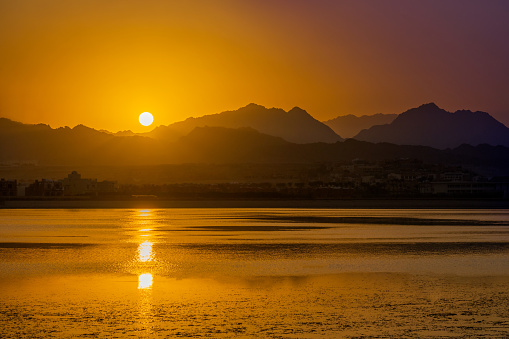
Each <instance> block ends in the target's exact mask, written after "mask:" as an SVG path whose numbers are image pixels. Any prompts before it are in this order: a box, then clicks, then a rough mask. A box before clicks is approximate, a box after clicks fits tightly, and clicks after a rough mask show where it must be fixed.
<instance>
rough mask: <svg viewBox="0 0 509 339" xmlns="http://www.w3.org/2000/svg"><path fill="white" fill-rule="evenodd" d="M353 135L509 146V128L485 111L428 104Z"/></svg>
mask: <svg viewBox="0 0 509 339" xmlns="http://www.w3.org/2000/svg"><path fill="white" fill-rule="evenodd" d="M354 138H355V139H357V140H362V141H369V142H375V143H376V142H390V143H394V144H399V145H424V146H430V147H435V148H439V149H445V148H454V147H458V146H460V145H462V144H469V145H473V146H476V145H480V144H489V145H494V146H496V145H503V146H509V128H507V127H506V126H505V125H504V124H502V123H500V122H499V121H497V120H496V119H495V118H493V117H492V116H491V115H489V114H488V113H486V112H472V111H467V110H460V111H456V112H454V113H450V112H447V111H445V110H443V109H441V108H440V107H438V106H437V105H435V104H434V103H429V104H425V105H421V106H419V107H417V108H412V109H410V110H408V111H406V112H404V113H401V114H400V115H398V116H397V117H396V119H394V121H392V122H391V123H390V124H385V125H377V126H372V127H370V128H368V129H365V130H363V131H361V132H359V134H357V135H356V136H354Z"/></svg>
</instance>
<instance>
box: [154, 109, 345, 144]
mask: <svg viewBox="0 0 509 339" xmlns="http://www.w3.org/2000/svg"><path fill="white" fill-rule="evenodd" d="M205 126H208V127H227V128H240V127H251V128H254V129H255V130H257V131H259V132H260V133H264V134H268V135H272V136H276V137H281V138H283V139H284V140H286V141H289V142H294V143H298V144H305V143H311V142H327V143H334V142H337V141H341V140H343V139H342V138H341V137H340V136H339V135H337V134H336V133H334V131H333V130H332V129H331V128H330V127H329V126H327V125H325V124H323V123H321V122H320V121H318V120H316V119H315V118H313V117H312V116H311V115H309V114H308V113H307V112H306V111H304V110H303V109H300V108H298V107H294V108H292V109H291V110H290V111H288V112H285V111H284V110H282V109H280V108H265V107H263V106H260V105H256V104H249V105H247V106H245V107H242V108H239V109H238V110H236V111H226V112H222V113H218V114H212V115H205V116H202V117H199V118H189V119H186V120H184V121H181V122H177V123H174V124H171V125H169V126H159V127H157V128H155V129H154V130H153V131H152V132H149V133H147V134H144V135H147V136H150V137H154V138H158V139H165V140H173V141H175V140H177V139H178V138H179V137H181V136H184V135H187V134H188V133H189V132H191V131H192V130H193V129H194V128H196V127H205Z"/></svg>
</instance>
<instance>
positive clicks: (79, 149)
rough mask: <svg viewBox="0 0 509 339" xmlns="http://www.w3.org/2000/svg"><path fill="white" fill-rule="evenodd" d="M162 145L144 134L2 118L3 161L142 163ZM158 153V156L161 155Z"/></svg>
mask: <svg viewBox="0 0 509 339" xmlns="http://www.w3.org/2000/svg"><path fill="white" fill-rule="evenodd" d="M159 149H160V146H159V144H158V143H157V142H156V141H155V140H153V139H151V138H146V137H140V136H131V137H121V136H115V135H113V134H112V133H106V132H101V131H97V130H95V129H92V128H89V127H86V126H83V125H78V126H76V127H74V128H69V127H61V128H56V129H52V128H51V127H50V126H48V125H43V124H38V125H29V124H22V123H19V122H15V121H11V120H9V119H5V118H0V161H4V162H5V161H17V162H36V163H39V164H46V165H66V164H87V163H90V164H115V162H117V163H118V164H119V165H122V164H141V163H144V162H147V161H149V160H150V159H149V157H150V155H153V156H152V157H154V158H155V156H156V155H155V154H154V152H155V151H157V150H159ZM159 154H160V153H158V154H157V155H159Z"/></svg>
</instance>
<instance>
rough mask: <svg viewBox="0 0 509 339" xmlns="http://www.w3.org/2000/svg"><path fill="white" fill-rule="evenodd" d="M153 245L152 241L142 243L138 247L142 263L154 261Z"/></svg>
mask: <svg viewBox="0 0 509 339" xmlns="http://www.w3.org/2000/svg"><path fill="white" fill-rule="evenodd" d="M152 245H154V244H153V243H152V242H150V241H145V242H142V243H141V244H140V245H139V246H138V260H139V261H141V262H148V261H152V259H154V253H153V252H152Z"/></svg>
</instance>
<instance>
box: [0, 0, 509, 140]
mask: <svg viewBox="0 0 509 339" xmlns="http://www.w3.org/2000/svg"><path fill="white" fill-rule="evenodd" d="M508 12H509V2H507V1H495V0H494V1H467V0H464V1H459V0H451V1H438V0H436V1H434V0H431V1H420V2H418V1H406V0H401V1H399V0H392V1H390V0H389V1H375V0H373V1H340V0H338V1H300V0H294V1H290V0H288V1H282V0H272V1H268V0H267V1H266V0H258V1H254V0H253V1H248V0H233V1H162V0H161V1H155V0H152V1H150V0H144V1H132V0H121V1H117V0H99V1H95V0H72V1H69V0H62V1H55V0H38V1H36V0H20V1H13V0H0V51H1V53H0V116H1V117H7V118H10V119H13V120H17V121H21V122H25V123H39V122H43V123H48V124H50V125H51V126H52V127H59V126H65V125H67V126H71V127H73V126H75V125H77V124H80V123H81V124H84V125H87V126H90V127H93V128H97V129H108V130H112V131H118V130H125V129H131V130H133V131H147V130H150V129H152V128H153V126H154V125H161V124H164V125H167V124H170V123H172V122H175V121H179V120H183V119H185V118H187V117H190V116H195V117H197V116H201V115H204V114H212V113H218V112H221V111H224V110H233V109H237V108H239V107H241V106H245V105H247V104H248V103H251V102H254V103H257V104H260V105H264V106H266V107H281V108H283V109H285V110H289V109H291V108H292V107H294V106H299V107H301V108H303V109H305V110H307V111H308V112H309V113H310V114H311V115H313V116H314V117H315V118H317V119H319V120H327V119H331V118H334V117H336V116H337V115H344V114H356V115H362V114H374V113H378V112H381V113H401V112H403V111H404V110H406V109H409V108H412V107H416V106H419V105H421V104H423V103H427V102H431V101H433V102H436V103H437V104H438V105H439V106H440V107H442V108H445V109H447V110H450V111H454V110H456V109H471V110H484V111H488V112H489V113H491V114H492V115H494V116H496V117H497V118H499V119H500V120H501V121H503V122H509V94H508V92H509V62H508V60H509V44H508V43H507V38H508V37H509V20H507V13H508ZM144 111H148V112H151V113H152V114H153V115H154V118H155V121H154V125H152V126H151V127H143V126H141V125H140V124H139V123H138V120H137V119H138V115H139V114H140V113H141V112H144ZM506 116H507V118H506ZM504 119H505V121H504Z"/></svg>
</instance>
